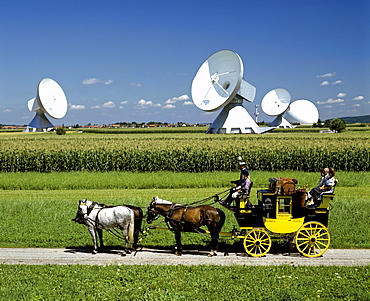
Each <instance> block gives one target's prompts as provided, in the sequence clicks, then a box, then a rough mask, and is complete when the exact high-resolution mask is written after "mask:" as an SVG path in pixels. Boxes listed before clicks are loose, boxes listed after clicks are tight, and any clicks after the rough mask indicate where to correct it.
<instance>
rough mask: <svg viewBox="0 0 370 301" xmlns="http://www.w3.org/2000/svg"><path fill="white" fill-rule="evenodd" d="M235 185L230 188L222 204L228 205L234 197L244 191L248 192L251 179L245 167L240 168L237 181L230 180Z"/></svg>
mask: <svg viewBox="0 0 370 301" xmlns="http://www.w3.org/2000/svg"><path fill="white" fill-rule="evenodd" d="M231 183H234V184H235V186H234V187H233V188H231V189H230V193H229V195H228V197H227V198H226V200H225V201H224V202H221V204H222V205H224V206H227V207H229V206H230V204H231V203H232V202H233V200H234V199H237V198H238V196H239V195H241V194H243V193H246V194H249V189H250V186H251V180H250V179H249V172H248V170H247V169H245V170H243V169H242V170H241V179H240V180H238V181H232V182H231Z"/></svg>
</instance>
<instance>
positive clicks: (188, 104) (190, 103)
mask: <svg viewBox="0 0 370 301" xmlns="http://www.w3.org/2000/svg"><path fill="white" fill-rule="evenodd" d="M193 104H194V102H192V101H190V100H189V101H184V103H183V105H184V106H191V105H193Z"/></svg>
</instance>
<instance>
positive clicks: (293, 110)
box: [284, 99, 319, 124]
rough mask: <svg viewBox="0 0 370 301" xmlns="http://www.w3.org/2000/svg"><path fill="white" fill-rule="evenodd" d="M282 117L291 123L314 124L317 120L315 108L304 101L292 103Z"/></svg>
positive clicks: (317, 114)
mask: <svg viewBox="0 0 370 301" xmlns="http://www.w3.org/2000/svg"><path fill="white" fill-rule="evenodd" d="M284 117H285V119H286V120H288V121H289V122H291V123H300V124H314V123H315V122H317V121H318V120H319V111H318V109H317V107H316V106H315V105H314V104H313V103H312V102H310V101H308V100H306V99H299V100H296V101H294V102H292V103H291V104H290V106H289V109H288V110H287V111H286V112H285V114H284Z"/></svg>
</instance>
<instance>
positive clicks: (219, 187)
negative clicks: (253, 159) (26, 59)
mask: <svg viewBox="0 0 370 301" xmlns="http://www.w3.org/2000/svg"><path fill="white" fill-rule="evenodd" d="M0 175H1V177H0V180H1V184H0V185H2V189H3V190H2V191H1V193H0V207H1V211H0V220H1V221H2V222H1V223H0V231H1V232H0V233H2V235H1V236H0V247H77V246H91V238H90V235H89V234H88V232H87V229H86V227H84V226H83V225H79V224H75V223H73V222H71V219H72V218H74V216H75V214H76V211H77V205H78V200H79V199H83V198H87V199H90V200H92V201H96V202H100V203H105V204H108V205H119V204H131V205H136V206H140V207H144V208H145V207H147V206H148V205H149V203H150V201H151V200H152V198H153V197H155V196H157V195H158V196H159V197H161V198H163V199H167V200H169V201H173V202H177V203H181V204H189V203H192V202H195V201H199V200H203V199H205V198H208V197H211V196H213V195H215V194H217V193H220V192H222V191H225V190H227V189H228V188H229V187H231V184H230V181H231V180H235V177H238V176H239V175H238V174H237V173H230V172H219V173H206V174H203V173H201V174H196V173H188V174H175V173H171V172H159V173H117V172H113V173H88V172H76V173H74V172H69V173H48V174H37V173H1V174H0ZM269 175H271V176H289V175H290V176H293V177H295V178H297V179H298V181H299V183H301V185H302V187H303V186H305V185H306V184H308V185H309V187H314V186H315V183H316V181H317V174H316V173H299V172H290V171H285V172H281V173H268V172H257V171H256V172H253V173H252V180H253V181H254V188H253V190H252V202H255V201H256V197H255V195H256V191H257V190H258V189H259V188H263V187H266V186H267V183H268V176H269ZM337 178H338V179H339V183H340V184H338V187H337V188H336V196H335V199H334V201H333V204H332V205H333V209H332V211H331V212H330V218H329V231H330V233H331V235H332V242H331V245H330V247H331V248H370V228H368V227H367V221H368V217H369V216H370V206H369V203H370V200H369V192H368V189H369V185H370V184H369V183H370V173H366V172H362V173H356V172H349V173H342V174H341V173H338V175H337ZM354 179H361V180H358V181H355V180H354ZM258 186H260V187H258ZM0 187H1V186H0ZM89 187H90V189H89ZM127 187H131V189H128V188H127ZM132 187H133V188H132ZM200 187H201V188H200ZM214 206H216V207H220V208H222V206H220V205H219V204H215V205H214ZM224 211H225V213H226V214H227V219H226V223H225V225H224V227H223V231H224V232H230V231H231V230H232V228H233V227H234V226H238V225H237V223H236V220H235V218H234V216H233V215H232V214H231V213H230V212H229V211H228V210H224ZM359 229H361V231H358V230H359ZM105 237H106V242H107V245H119V244H120V241H118V240H117V239H116V238H115V237H112V236H110V235H105ZM183 241H184V244H199V245H201V246H206V245H207V243H208V238H206V237H204V236H201V235H198V234H194V233H185V234H184V235H183ZM173 243H174V238H173V234H172V233H171V232H167V231H151V234H150V235H149V236H147V237H146V238H145V240H144V241H143V244H144V245H145V244H147V245H149V246H160V247H168V248H170V247H171V246H173ZM235 243H237V241H234V240H230V239H229V238H228V237H225V238H222V239H221V246H222V245H224V246H225V247H226V246H228V245H233V244H235Z"/></svg>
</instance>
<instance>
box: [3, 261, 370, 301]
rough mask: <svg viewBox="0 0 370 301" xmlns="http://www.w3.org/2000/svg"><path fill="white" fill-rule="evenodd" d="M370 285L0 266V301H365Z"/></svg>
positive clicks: (163, 270)
mask: <svg viewBox="0 0 370 301" xmlns="http://www.w3.org/2000/svg"><path fill="white" fill-rule="evenodd" d="M369 279H370V269H369V268H368V267H335V266H331V267H292V266H275V267H274V266H271V267H253V266H230V267H223V266H208V265H207V266H204V265H202V266H182V265H178V266H149V265H144V266H117V265H112V266H79V265H76V266H57V265H48V266H24V265H22V266H19V265H17V266H10V265H0V299H1V300H9V301H13V300H14V301H18V300H27V301H29V300H53V301H54V300H61V301H69V300H73V301H74V300H91V301H95V300H113V301H114V300H143V301H147V300H153V301H157V300H200V301H206V300H209V301H214V300H256V301H274V300H279V301H286V300H292V301H293V300H294V301H315V300H346V301H349V300H352V301H365V300H366V301H367V300H369V299H370V292H369V290H368V287H369V286H370V280H369Z"/></svg>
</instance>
